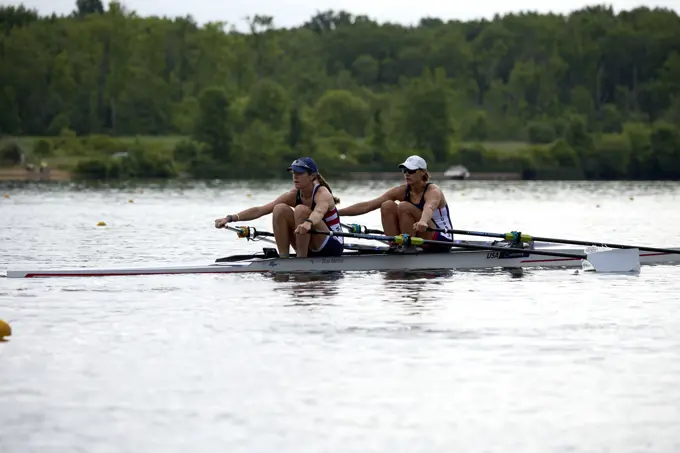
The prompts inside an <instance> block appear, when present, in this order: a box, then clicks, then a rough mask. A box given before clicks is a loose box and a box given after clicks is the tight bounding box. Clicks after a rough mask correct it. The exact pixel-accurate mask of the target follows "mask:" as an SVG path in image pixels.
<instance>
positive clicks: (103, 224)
mask: <svg viewBox="0 0 680 453" xmlns="http://www.w3.org/2000/svg"><path fill="white" fill-rule="evenodd" d="M97 226H106V222H99V223H97Z"/></svg>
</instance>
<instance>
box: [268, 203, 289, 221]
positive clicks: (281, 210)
mask: <svg viewBox="0 0 680 453" xmlns="http://www.w3.org/2000/svg"><path fill="white" fill-rule="evenodd" d="M292 213H293V210H292V209H290V206H288V205H287V204H286V203H279V204H277V205H276V206H274V210H273V211H272V216H273V217H274V218H278V217H281V216H285V215H291V214H292Z"/></svg>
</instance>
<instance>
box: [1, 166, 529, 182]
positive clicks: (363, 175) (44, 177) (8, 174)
mask: <svg viewBox="0 0 680 453" xmlns="http://www.w3.org/2000/svg"><path fill="white" fill-rule="evenodd" d="M431 176H432V179H435V180H438V181H444V180H452V179H451V178H447V177H446V176H444V172H432V173H431ZM346 177H347V178H348V179H353V180H363V181H366V180H375V181H386V180H391V179H401V176H400V175H399V174H397V173H395V172H366V171H353V172H348V173H347V174H346ZM72 179H73V174H72V173H71V172H68V171H64V170H58V169H51V168H47V169H45V170H43V171H42V172H40V171H39V169H35V170H27V169H25V168H23V167H12V168H2V169H0V181H71V180H72ZM189 179H191V178H189ZM521 179H522V175H521V174H520V173H509V172H496V173H482V172H480V173H471V174H470V177H469V178H467V180H468V181H470V180H472V181H494V180H504V181H509V180H513V181H518V180H521Z"/></svg>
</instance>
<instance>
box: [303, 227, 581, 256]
mask: <svg viewBox="0 0 680 453" xmlns="http://www.w3.org/2000/svg"><path fill="white" fill-rule="evenodd" d="M310 233H312V234H325V235H328V236H344V237H353V238H358V239H371V240H376V241H392V242H396V243H397V244H404V245H423V244H431V245H436V246H440V247H444V246H447V247H456V248H462V249H470V250H491V251H499V252H522V253H530V254H532V255H544V256H557V257H562V258H574V259H582V260H585V259H587V255H585V254H582V253H567V252H548V251H544V250H533V249H520V248H513V247H499V246H494V245H477V244H465V243H457V242H449V241H432V240H428V239H423V238H419V237H412V236H406V235H401V236H378V235H373V234H361V233H343V232H337V231H316V230H311V231H310Z"/></svg>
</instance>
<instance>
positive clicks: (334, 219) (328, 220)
mask: <svg viewBox="0 0 680 453" xmlns="http://www.w3.org/2000/svg"><path fill="white" fill-rule="evenodd" d="M319 187H321V185H320V184H316V185H315V186H314V190H313V191H312V211H313V210H314V208H316V201H314V198H315V197H316V191H317V190H318V189H319ZM299 204H304V203H303V202H302V194H300V190H299V189H298V191H297V193H296V194H295V206H297V205H299ZM322 220H323V223H325V224H326V226H327V227H328V229H329V230H331V231H335V232H338V233H341V232H342V225H340V216H339V215H338V208H337V206H335V207H334V208H333V209H330V210H328V211H327V212H326V214H324V216H323V219H322ZM330 238H331V239H335V240H336V241H338V242H339V243H341V244H344V243H345V238H344V237H343V236H331V237H330Z"/></svg>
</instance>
